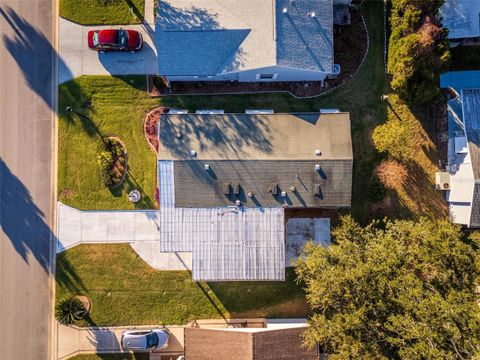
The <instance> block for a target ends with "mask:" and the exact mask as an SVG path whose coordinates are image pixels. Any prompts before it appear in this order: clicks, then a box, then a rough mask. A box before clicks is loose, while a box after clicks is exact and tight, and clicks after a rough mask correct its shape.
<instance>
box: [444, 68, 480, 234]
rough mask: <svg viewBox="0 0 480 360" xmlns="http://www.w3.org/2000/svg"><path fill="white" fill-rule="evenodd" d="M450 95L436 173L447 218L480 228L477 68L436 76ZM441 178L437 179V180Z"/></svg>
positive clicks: (479, 76) (479, 88)
mask: <svg viewBox="0 0 480 360" xmlns="http://www.w3.org/2000/svg"><path fill="white" fill-rule="evenodd" d="M440 84H441V87H442V88H448V89H450V91H451V93H452V94H454V96H452V98H451V99H450V100H449V101H448V158H447V165H446V169H445V170H446V171H445V172H442V173H439V175H437V179H438V180H440V181H438V180H437V188H438V189H441V190H445V193H446V200H447V202H448V206H449V212H450V218H451V220H452V221H453V222H455V223H457V224H461V225H465V226H467V227H469V228H480V71H453V72H449V73H445V74H443V75H442V76H441V78H440ZM440 178H441V179H440Z"/></svg>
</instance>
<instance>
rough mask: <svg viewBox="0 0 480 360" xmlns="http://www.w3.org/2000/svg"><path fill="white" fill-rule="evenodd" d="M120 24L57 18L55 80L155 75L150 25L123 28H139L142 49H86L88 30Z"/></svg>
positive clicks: (60, 81) (153, 30) (151, 28)
mask: <svg viewBox="0 0 480 360" xmlns="http://www.w3.org/2000/svg"><path fill="white" fill-rule="evenodd" d="M120 27H122V26H119V25H118V26H117V25H107V26H82V25H78V24H76V23H73V22H71V21H68V20H65V19H62V18H60V23H59V57H60V58H61V61H60V62H59V64H60V66H59V69H58V71H59V76H58V81H59V83H60V84H61V83H63V82H65V81H68V80H71V79H73V78H76V77H78V76H81V75H143V74H148V75H155V74H157V73H158V64H157V49H156V47H155V45H154V41H153V35H154V33H155V28H154V25H152V24H142V25H128V26H123V27H124V28H128V29H132V30H137V31H139V32H140V33H141V34H142V36H143V40H144V45H143V49H142V50H140V51H139V52H137V53H135V54H131V53H129V52H114V53H106V54H99V53H97V52H96V51H92V50H89V49H88V46H87V33H88V31H89V30H95V29H105V28H109V29H112V28H120Z"/></svg>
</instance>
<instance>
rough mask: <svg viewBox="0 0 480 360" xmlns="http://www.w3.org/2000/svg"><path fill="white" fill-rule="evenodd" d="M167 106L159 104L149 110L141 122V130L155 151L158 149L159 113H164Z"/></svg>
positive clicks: (166, 110)
mask: <svg viewBox="0 0 480 360" xmlns="http://www.w3.org/2000/svg"><path fill="white" fill-rule="evenodd" d="M168 110H169V109H168V108H166V107H163V106H160V107H156V108H154V109H152V110H150V111H149V112H148V113H147V115H145V120H144V122H143V132H144V134H145V138H146V139H147V142H148V143H149V144H150V147H151V148H152V149H153V151H155V153H157V151H158V122H159V121H160V115H162V114H166V113H167V112H168Z"/></svg>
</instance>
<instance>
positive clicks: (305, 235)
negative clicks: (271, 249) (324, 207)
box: [285, 218, 330, 266]
mask: <svg viewBox="0 0 480 360" xmlns="http://www.w3.org/2000/svg"><path fill="white" fill-rule="evenodd" d="M310 240H312V241H313V242H315V243H316V244H320V245H322V246H324V247H326V246H328V245H330V219H329V218H315V219H311V218H292V219H289V220H288V221H287V226H286V245H285V266H292V261H294V260H295V259H297V258H298V256H299V255H300V251H301V249H302V247H303V245H305V243H306V242H307V241H310Z"/></svg>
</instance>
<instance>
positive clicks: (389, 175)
mask: <svg viewBox="0 0 480 360" xmlns="http://www.w3.org/2000/svg"><path fill="white" fill-rule="evenodd" d="M375 174H376V176H377V177H378V179H379V180H380V182H381V184H382V185H384V186H385V187H386V188H389V189H398V188H399V187H401V186H402V185H403V184H404V183H405V180H406V179H407V175H408V173H407V168H406V167H405V166H404V165H403V164H400V163H399V162H398V161H395V160H384V161H382V162H381V163H380V164H379V165H378V166H377V168H376V169H375Z"/></svg>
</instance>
